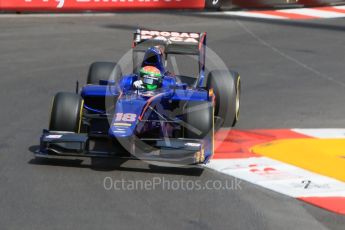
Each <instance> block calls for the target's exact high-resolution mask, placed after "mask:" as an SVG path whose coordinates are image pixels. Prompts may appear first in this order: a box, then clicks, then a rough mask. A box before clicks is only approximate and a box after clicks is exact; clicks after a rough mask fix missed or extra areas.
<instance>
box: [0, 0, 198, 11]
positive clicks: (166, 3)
mask: <svg viewBox="0 0 345 230" xmlns="http://www.w3.org/2000/svg"><path fill="white" fill-rule="evenodd" d="M0 2H1V3H0V7H1V8H0V9H2V10H16V11H20V10H30V11H31V10H32V11H36V10H38V11H40V10H49V11H71V10H76V11H85V10H94V11H112V10H125V9H129V10H130V9H150V10H155V9H203V8H204V7H205V1H204V0H193V1H191V0H157V1H156V0H155V1H154V0H146V1H142V0H121V1H120V0H0Z"/></svg>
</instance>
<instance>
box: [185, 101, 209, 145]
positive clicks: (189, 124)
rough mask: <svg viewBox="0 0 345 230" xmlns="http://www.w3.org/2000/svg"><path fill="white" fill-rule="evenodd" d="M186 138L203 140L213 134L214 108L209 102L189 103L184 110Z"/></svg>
mask: <svg viewBox="0 0 345 230" xmlns="http://www.w3.org/2000/svg"><path fill="white" fill-rule="evenodd" d="M183 116H184V118H183V121H184V122H185V123H184V125H183V126H184V137H185V138H192V139H202V138H204V137H206V136H207V135H211V134H212V133H213V124H214V123H213V119H214V118H213V106H212V103H210V102H208V101H189V102H187V104H186V106H185V109H184V115H183Z"/></svg>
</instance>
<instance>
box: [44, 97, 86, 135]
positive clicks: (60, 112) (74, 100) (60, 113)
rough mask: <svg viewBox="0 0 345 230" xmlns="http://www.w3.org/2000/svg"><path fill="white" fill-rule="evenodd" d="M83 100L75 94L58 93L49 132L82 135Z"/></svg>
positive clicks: (51, 115)
mask: <svg viewBox="0 0 345 230" xmlns="http://www.w3.org/2000/svg"><path fill="white" fill-rule="evenodd" d="M83 106H84V101H83V99H82V98H81V97H80V96H79V95H77V94H74V93H67V92H60V93H57V94H56V95H55V97H54V100H53V105H52V110H51V114H50V122H49V130H51V131H66V132H75V133H80V127H81V122H82V116H83Z"/></svg>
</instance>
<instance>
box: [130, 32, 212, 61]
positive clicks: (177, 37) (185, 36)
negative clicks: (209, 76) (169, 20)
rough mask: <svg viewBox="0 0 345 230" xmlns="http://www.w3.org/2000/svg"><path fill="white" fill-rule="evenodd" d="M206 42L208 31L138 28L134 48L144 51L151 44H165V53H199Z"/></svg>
mask: <svg viewBox="0 0 345 230" xmlns="http://www.w3.org/2000/svg"><path fill="white" fill-rule="evenodd" d="M205 42H206V33H194V32H172V31H157V30H141V29H138V30H137V31H136V32H135V33H134V41H133V48H134V49H135V50H137V51H144V50H146V49H147V48H149V47H151V46H164V47H165V53H173V54H192V55H199V54H200V49H201V47H202V46H203V44H205Z"/></svg>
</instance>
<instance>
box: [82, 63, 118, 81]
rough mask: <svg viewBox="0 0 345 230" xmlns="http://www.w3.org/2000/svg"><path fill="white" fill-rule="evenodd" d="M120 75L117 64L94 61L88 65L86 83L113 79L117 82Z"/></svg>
mask: <svg viewBox="0 0 345 230" xmlns="http://www.w3.org/2000/svg"><path fill="white" fill-rule="evenodd" d="M121 76H122V71H121V68H120V66H119V65H117V64H116V63H115V62H94V63H92V64H91V65H90V68H89V72H88V75H87V81H86V83H87V84H95V85H98V84H100V81H109V80H110V81H114V82H115V83H117V82H118V81H119V80H120V78H121Z"/></svg>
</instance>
